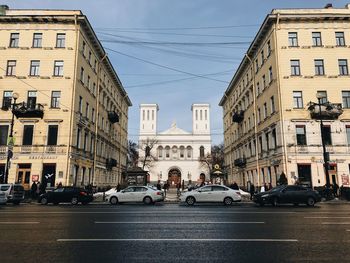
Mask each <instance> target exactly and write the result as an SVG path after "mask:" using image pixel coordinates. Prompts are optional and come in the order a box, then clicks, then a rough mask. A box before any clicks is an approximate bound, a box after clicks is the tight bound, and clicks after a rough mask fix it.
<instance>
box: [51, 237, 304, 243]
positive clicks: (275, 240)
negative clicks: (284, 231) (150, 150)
mask: <svg viewBox="0 0 350 263" xmlns="http://www.w3.org/2000/svg"><path fill="white" fill-rule="evenodd" d="M179 241H181V242H298V241H299V240H298V239H272V238H261V239H260V238H250V239H245V238H213V239H203V238H199V239H196V238H174V239H171V238H151V239H146V238H136V239H134V238H130V239H125V238H75V239H64V238H63V239H57V242H179Z"/></svg>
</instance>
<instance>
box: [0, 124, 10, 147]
mask: <svg viewBox="0 0 350 263" xmlns="http://www.w3.org/2000/svg"><path fill="white" fill-rule="evenodd" d="M8 133H9V126H8V125H0V145H1V146H3V145H7V139H8Z"/></svg>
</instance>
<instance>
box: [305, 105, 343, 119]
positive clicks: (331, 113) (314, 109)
mask: <svg viewBox="0 0 350 263" xmlns="http://www.w3.org/2000/svg"><path fill="white" fill-rule="evenodd" d="M320 108H321V110H320ZM308 110H309V111H310V115H311V118H312V119H316V120H320V119H322V120H336V119H338V117H339V116H340V115H341V114H342V113H343V108H342V105H341V103H329V102H328V103H325V104H322V105H321V106H319V104H317V103H313V102H310V103H309V107H308Z"/></svg>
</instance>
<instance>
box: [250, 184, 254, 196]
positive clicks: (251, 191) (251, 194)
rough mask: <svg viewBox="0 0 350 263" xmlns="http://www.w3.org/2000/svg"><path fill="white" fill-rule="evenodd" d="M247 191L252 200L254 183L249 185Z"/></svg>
mask: <svg viewBox="0 0 350 263" xmlns="http://www.w3.org/2000/svg"><path fill="white" fill-rule="evenodd" d="M249 192H250V200H252V199H253V195H254V193H255V186H254V184H251V185H250V189H249Z"/></svg>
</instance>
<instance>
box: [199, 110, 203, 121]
mask: <svg viewBox="0 0 350 263" xmlns="http://www.w3.org/2000/svg"><path fill="white" fill-rule="evenodd" d="M199 118H200V120H202V119H203V116H202V110H200V111H199Z"/></svg>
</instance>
